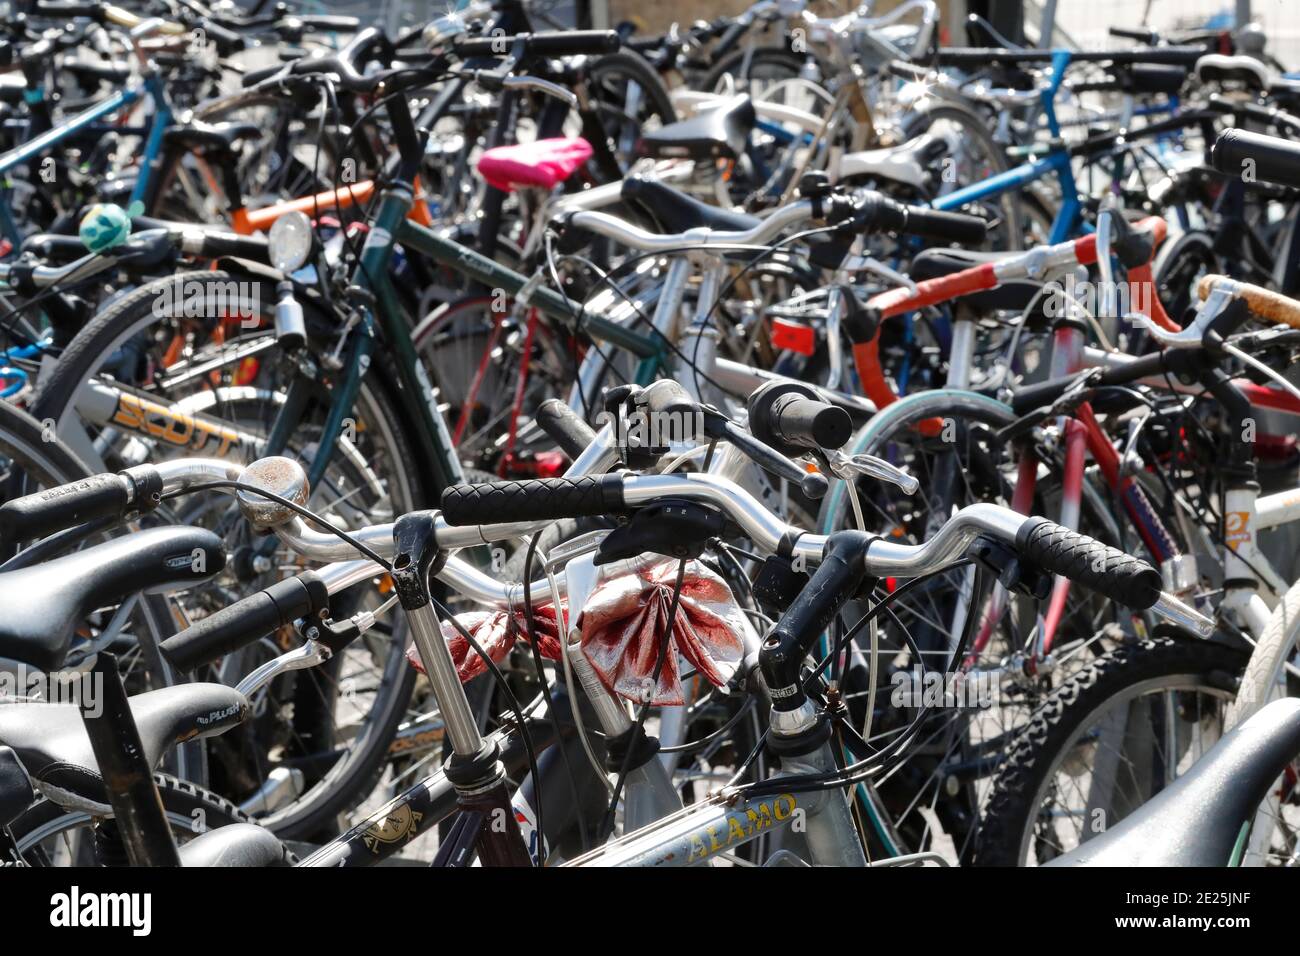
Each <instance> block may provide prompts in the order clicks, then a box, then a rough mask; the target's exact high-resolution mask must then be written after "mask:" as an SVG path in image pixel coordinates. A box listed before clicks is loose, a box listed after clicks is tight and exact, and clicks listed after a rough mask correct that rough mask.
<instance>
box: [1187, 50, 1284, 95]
mask: <svg viewBox="0 0 1300 956" xmlns="http://www.w3.org/2000/svg"><path fill="white" fill-rule="evenodd" d="M1196 78H1197V79H1198V80H1200V81H1201V82H1202V83H1231V84H1234V85H1236V84H1240V85H1241V86H1244V87H1246V89H1249V90H1253V91H1255V92H1257V93H1262V92H1264V91H1265V90H1267V89H1268V88H1269V85H1270V84H1271V83H1272V82H1273V74H1272V71H1271V70H1269V68H1268V67H1267V66H1265V65H1264V64H1263V63H1261V62H1260V61H1259V60H1257V59H1255V58H1254V57H1253V56H1246V55H1245V54H1239V55H1235V56H1229V55H1227V54H1224V53H1207V54H1206V55H1205V56H1203V57H1201V58H1200V59H1199V60H1197V61H1196Z"/></svg>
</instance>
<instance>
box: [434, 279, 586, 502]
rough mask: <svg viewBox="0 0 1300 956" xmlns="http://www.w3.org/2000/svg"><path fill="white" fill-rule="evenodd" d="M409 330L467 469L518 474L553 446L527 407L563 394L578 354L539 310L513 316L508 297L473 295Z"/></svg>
mask: <svg viewBox="0 0 1300 956" xmlns="http://www.w3.org/2000/svg"><path fill="white" fill-rule="evenodd" d="M498 306H499V308H498ZM411 337H412V339H413V341H414V342H415V348H416V351H417V352H418V353H419V355H420V357H421V358H422V359H423V360H424V363H425V366H426V367H427V368H428V369H429V370H430V377H431V379H432V381H433V382H434V383H436V384H435V389H436V391H437V398H438V406H439V408H440V409H442V411H443V414H444V415H445V416H446V419H447V422H448V425H449V426H450V429H451V434H452V440H453V442H454V443H455V445H456V448H457V451H458V452H459V454H460V458H461V461H462V462H463V463H464V465H465V466H466V467H467V468H476V469H480V470H482V471H485V472H492V473H495V474H498V475H503V476H507V477H508V476H512V475H514V476H523V475H525V474H528V473H529V470H530V468H532V467H533V465H534V464H535V463H536V459H535V457H534V456H535V454H536V453H537V452H539V451H543V450H547V449H551V448H554V447H555V443H554V442H553V441H552V440H551V439H550V438H549V437H548V436H547V435H546V434H545V433H543V432H542V431H541V430H540V429H538V428H537V427H536V426H535V425H533V424H532V419H533V412H535V411H536V409H537V407H538V405H540V404H541V403H542V402H543V401H545V400H546V399H548V398H552V397H554V396H556V395H564V394H566V392H567V390H568V388H569V383H570V382H571V381H572V380H573V377H574V371H575V362H576V361H577V360H576V359H575V358H574V357H573V356H572V355H571V354H570V353H571V348H572V346H571V345H570V342H569V339H568V336H567V335H565V334H564V333H563V331H562V330H558V329H556V328H554V327H553V326H552V325H551V323H550V322H549V321H548V320H547V319H546V318H545V317H543V316H541V315H539V314H536V313H534V314H532V315H531V316H526V317H524V318H523V319H519V318H517V317H516V316H515V315H514V313H513V311H512V310H511V306H510V304H509V303H497V302H494V300H493V299H492V297H490V296H474V297H470V298H464V299H459V300H457V301H455V302H449V303H447V304H445V305H442V306H439V307H438V308H436V309H434V310H433V312H431V313H429V315H428V316H426V317H425V319H424V320H423V321H422V322H420V324H419V325H418V326H417V327H416V329H415V332H414V333H413V334H412V336H411Z"/></svg>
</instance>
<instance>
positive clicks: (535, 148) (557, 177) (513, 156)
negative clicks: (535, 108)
mask: <svg viewBox="0 0 1300 956" xmlns="http://www.w3.org/2000/svg"><path fill="white" fill-rule="evenodd" d="M590 158H591V144H590V143H588V142H587V141H586V140H585V139H582V138H581V137H577V136H557V137H553V138H551V139H539V140H535V141H534V142H531V143H514V144H513V145H510V146H496V147H494V148H492V149H489V150H488V151H487V152H485V153H484V154H483V155H482V156H481V157H479V161H478V167H477V168H478V173H479V175H480V176H482V177H483V178H484V179H485V180H487V182H488V185H490V186H494V187H496V188H497V189H500V190H503V191H504V192H514V190H515V189H516V188H518V187H525V188H526V187H540V188H542V189H547V190H550V189H554V188H555V187H556V186H558V185H559V184H560V183H562V182H564V181H565V180H566V179H568V178H569V177H570V176H572V175H573V173H574V171H576V170H577V169H578V168H579V167H581V166H582V164H583V163H585V162H586V161H587V160H589V159H590Z"/></svg>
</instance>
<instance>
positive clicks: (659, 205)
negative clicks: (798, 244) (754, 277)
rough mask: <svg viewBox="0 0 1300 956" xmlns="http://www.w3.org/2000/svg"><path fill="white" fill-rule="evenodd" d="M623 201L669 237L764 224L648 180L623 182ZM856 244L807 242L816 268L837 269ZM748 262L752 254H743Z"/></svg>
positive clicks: (832, 239) (635, 178) (836, 240)
mask: <svg viewBox="0 0 1300 956" xmlns="http://www.w3.org/2000/svg"><path fill="white" fill-rule="evenodd" d="M620 195H621V196H622V197H623V201H624V202H626V203H627V204H628V206H629V207H630V208H631V209H632V210H633V211H634V212H636V213H637V214H639V215H640V216H642V217H643V218H644V219H646V220H647V221H648V222H650V223H652V224H653V226H654V228H655V229H656V230H657V231H659V232H661V233H666V234H673V233H678V232H686V231H687V230H688V229H697V228H699V227H701V226H703V227H705V228H708V229H716V230H718V231H720V232H745V231H747V230H750V229H753V228H754V227H755V226H757V225H758V224H759V223H760V222H761V221H762V220H761V219H759V218H758V217H757V216H750V215H747V214H746V213H743V212H733V211H731V210H729V209H719V208H718V207H717V206H710V205H709V204H708V203H706V202H701V201H700V200H698V199H696V198H695V197H694V196H689V195H687V194H686V193H684V192H681V191H680V190H678V189H674V188H673V187H672V186H668V185H665V184H664V183H661V182H659V181H658V180H656V179H647V178H645V177H644V176H631V177H629V178H628V179H625V180H623V188H622V191H621V193H620ZM851 242H852V240H848V239H840V238H838V237H835V236H824V235H819V236H810V237H808V240H807V242H806V245H807V246H808V248H809V253H808V258H809V259H810V260H811V261H812V262H813V263H815V264H816V265H819V266H822V267H823V268H826V269H835V268H837V267H838V266H839V264H840V263H841V262H842V261H843V260H844V257H845V255H847V254H848V250H849V246H850V244H851ZM739 255H743V256H744V257H745V258H749V257H750V255H751V254H750V253H739Z"/></svg>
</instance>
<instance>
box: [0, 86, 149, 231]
mask: <svg viewBox="0 0 1300 956" xmlns="http://www.w3.org/2000/svg"><path fill="white" fill-rule="evenodd" d="M145 97H148V98H149V99H150V101H151V102H152V104H153V114H152V116H151V117H150V118H149V121H148V124H147V126H145V127H144V128H143V130H142V131H141V132H143V133H144V136H145V146H144V158H143V160H142V162H141V164H140V171H139V174H138V176H137V177H136V181H135V187H134V188H133V189H132V191H131V201H132V202H137V201H142V200H143V199H144V196H145V195H146V193H147V191H148V188H149V178H150V170H151V168H152V166H153V162H154V160H155V159H156V158H157V156H158V154H159V152H160V151H161V150H162V135H163V133H164V132H165V131H166V129H167V127H168V126H170V125H171V123H172V112H171V106H170V105H169V103H168V101H167V96H166V88H165V86H164V84H163V80H162V77H160V76H159V75H158V74H157V72H155V71H150V72H149V73H148V74H146V75H145V77H144V79H143V80H142V81H141V82H139V83H136V84H132V85H131V86H128V87H126V88H125V89H123V90H120V91H119V92H117V93H114V94H112V95H111V96H109V97H108V98H107V99H105V100H102V101H101V102H99V103H96V104H95V105H94V106H91V107H88V108H87V109H85V110H82V111H81V112H80V113H78V114H77V115H76V116H73V117H71V118H70V119H68V120H67V121H65V122H63V123H61V124H60V125H58V126H56V127H54V128H53V129H50V130H47V131H45V132H44V133H41V134H39V135H38V136H35V137H33V138H32V139H30V140H29V141H27V142H26V143H23V144H22V145H20V146H17V147H15V148H14V149H11V150H9V151H8V152H7V153H4V154H3V155H0V176H4V175H6V174H8V173H9V172H10V171H11V170H13V169H14V168H16V167H18V166H23V165H26V164H28V163H30V162H31V161H32V160H34V159H36V158H38V157H39V156H41V155H42V154H43V153H45V152H46V151H47V150H48V149H49V148H50V147H51V146H56V145H58V144H59V143H62V142H64V141H65V140H68V139H71V138H72V137H74V136H76V135H77V134H79V133H82V132H85V131H86V130H88V129H91V128H92V127H94V125H95V124H96V123H98V122H99V121H100V120H101V119H103V118H104V117H106V116H110V115H112V114H114V113H117V112H119V111H121V110H124V109H127V108H128V107H131V106H134V105H135V104H136V103H138V102H139V101H140V100H142V99H144V98H145ZM0 233H3V235H4V236H5V238H7V239H9V240H10V241H11V242H14V243H17V242H18V241H19V240H20V239H21V238H22V235H21V233H20V232H19V231H18V227H17V224H16V223H15V222H14V221H13V215H12V213H11V212H10V209H9V203H8V200H7V199H0Z"/></svg>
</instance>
